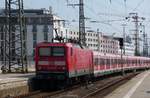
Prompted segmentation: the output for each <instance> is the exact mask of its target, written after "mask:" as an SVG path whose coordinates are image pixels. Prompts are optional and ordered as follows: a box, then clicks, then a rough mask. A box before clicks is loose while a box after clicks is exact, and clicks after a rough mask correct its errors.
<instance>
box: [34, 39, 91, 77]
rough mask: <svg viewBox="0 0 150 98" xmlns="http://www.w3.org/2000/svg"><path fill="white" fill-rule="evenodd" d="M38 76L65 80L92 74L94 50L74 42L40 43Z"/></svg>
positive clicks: (37, 66) (37, 49)
mask: <svg viewBox="0 0 150 98" xmlns="http://www.w3.org/2000/svg"><path fill="white" fill-rule="evenodd" d="M35 62H36V76H37V77H38V78H41V79H56V80H65V79H70V78H74V77H82V76H85V75H89V74H92V72H93V66H92V51H90V50H86V49H82V48H81V47H80V46H79V45H76V44H72V43H48V42H43V43H39V44H38V45H37V47H36V55H35Z"/></svg>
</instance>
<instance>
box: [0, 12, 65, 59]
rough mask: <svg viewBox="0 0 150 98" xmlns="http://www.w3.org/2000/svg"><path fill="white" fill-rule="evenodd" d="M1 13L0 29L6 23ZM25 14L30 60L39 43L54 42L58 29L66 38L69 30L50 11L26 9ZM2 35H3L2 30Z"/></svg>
mask: <svg viewBox="0 0 150 98" xmlns="http://www.w3.org/2000/svg"><path fill="white" fill-rule="evenodd" d="M0 12H1V13H0V28H2V27H3V25H4V23H3V22H1V21H2V20H3V17H5V16H4V10H1V11H0ZM13 12H14V13H15V12H16V11H15V10H14V11H13ZM24 14H25V20H26V30H27V53H28V59H33V56H34V53H35V46H36V44H37V43H39V42H43V41H45V42H52V39H53V38H55V37H56V32H55V30H54V29H57V32H58V35H59V36H63V37H66V35H67V34H66V32H67V30H66V29H67V28H65V25H64V21H62V20H61V18H59V17H58V16H54V15H52V14H51V13H50V11H47V10H45V9H25V10H24ZM0 33H2V30H1V31H0ZM0 37H1V34H0ZM0 41H1V40H0ZM1 42H2V41H1ZM1 42H0V44H1ZM0 46H1V45H0Z"/></svg>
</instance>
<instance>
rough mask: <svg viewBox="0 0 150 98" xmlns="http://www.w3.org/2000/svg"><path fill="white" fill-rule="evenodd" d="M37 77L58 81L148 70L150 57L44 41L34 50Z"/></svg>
mask: <svg viewBox="0 0 150 98" xmlns="http://www.w3.org/2000/svg"><path fill="white" fill-rule="evenodd" d="M35 65H36V77H37V78H38V79H48V80H53V81H59V82H66V81H70V80H85V79H86V78H87V77H99V76H102V75H106V74H112V73H116V72H122V71H130V70H131V71H132V70H138V69H148V68H149V67H150V58H148V57H139V56H125V55H123V56H122V57H121V55H114V54H104V53H100V52H98V51H92V50H89V49H84V48H82V47H80V45H78V44H74V43H50V42H41V43H38V44H37V46H36V51H35Z"/></svg>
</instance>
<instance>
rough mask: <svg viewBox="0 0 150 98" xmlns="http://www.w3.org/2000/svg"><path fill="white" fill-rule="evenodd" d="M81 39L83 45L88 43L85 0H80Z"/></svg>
mask: <svg viewBox="0 0 150 98" xmlns="http://www.w3.org/2000/svg"><path fill="white" fill-rule="evenodd" d="M79 41H80V42H81V44H82V45H86V38H85V17H84V3H83V0H80V1H79Z"/></svg>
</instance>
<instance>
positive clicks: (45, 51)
mask: <svg viewBox="0 0 150 98" xmlns="http://www.w3.org/2000/svg"><path fill="white" fill-rule="evenodd" d="M39 56H51V48H46V47H45V48H39Z"/></svg>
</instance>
